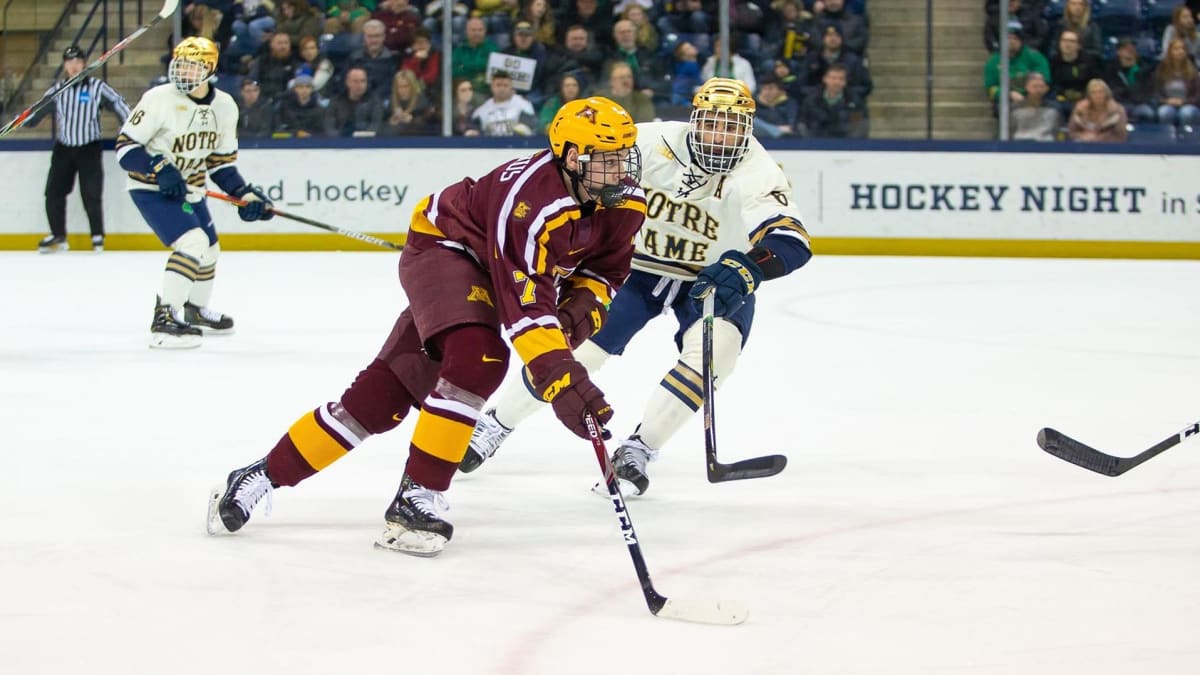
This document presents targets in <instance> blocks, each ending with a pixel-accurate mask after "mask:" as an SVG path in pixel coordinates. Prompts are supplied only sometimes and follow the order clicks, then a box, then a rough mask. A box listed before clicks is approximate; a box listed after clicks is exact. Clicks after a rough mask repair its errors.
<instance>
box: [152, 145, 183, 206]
mask: <svg viewBox="0 0 1200 675" xmlns="http://www.w3.org/2000/svg"><path fill="white" fill-rule="evenodd" d="M150 169H151V171H153V172H154V175H155V176H156V177H157V179H158V193H159V194H160V195H162V196H164V197H166V198H167V199H170V200H171V201H173V202H181V201H183V200H184V199H186V198H187V191H188V186H187V181H186V180H184V179H183V174H181V173H179V169H177V168H175V165H174V164H172V163H171V160H169V159H167V158H166V157H163V156H162V155H159V156H157V157H155V158H154V159H151V160H150Z"/></svg>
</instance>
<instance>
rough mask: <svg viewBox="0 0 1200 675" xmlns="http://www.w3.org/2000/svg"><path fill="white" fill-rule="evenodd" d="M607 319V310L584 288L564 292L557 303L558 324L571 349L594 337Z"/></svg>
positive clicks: (593, 294) (594, 295)
mask: <svg viewBox="0 0 1200 675" xmlns="http://www.w3.org/2000/svg"><path fill="white" fill-rule="evenodd" d="M607 319H608V308H607V307H605V306H604V305H602V304H600V302H599V301H598V300H597V299H596V294H595V293H592V292H591V291H589V290H587V289H586V288H579V287H576V288H571V289H567V290H565V292H564V293H563V296H562V300H560V301H559V303H558V323H560V324H561V325H562V329H563V333H565V334H566V336H567V342H569V343H570V344H571V349H578V348H579V345H581V344H583V343H584V342H585V341H586V340H587V339H588V338H590V337H592V336H593V335H595V334H596V333H597V332H599V330H600V326H603V325H604V322H605V320H607Z"/></svg>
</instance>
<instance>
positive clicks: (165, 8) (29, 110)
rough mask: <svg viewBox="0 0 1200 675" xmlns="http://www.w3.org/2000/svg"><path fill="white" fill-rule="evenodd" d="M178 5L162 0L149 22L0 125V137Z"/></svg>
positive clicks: (171, 0) (176, 1)
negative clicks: (6, 122)
mask: <svg viewBox="0 0 1200 675" xmlns="http://www.w3.org/2000/svg"><path fill="white" fill-rule="evenodd" d="M178 7H179V0H164V2H163V6H162V9H160V10H158V14H157V15H155V17H154V18H153V19H150V22H149V23H147V24H146V25H144V26H142V27H141V28H139V29H137V30H135V31H133V32H132V33H130V34H129V35H128V36H127V37H126V38H125V39H124V40H121V41H120V42H118V43H117V44H115V45H113V46H112V47H110V48H109V49H108V51H106V52H104V53H103V54H101V55H100V58H98V59H96V60H95V61H92V62H91V63H89V64H88V65H87V66H85V67H84V69H83V70H81V71H79V74H78V75H76V76H75V77H72V78H71V79H69V80H67V81H66V82H63V83H62V86H60V87H58V88H57V89H55V90H54V91H52V92H50V93H48V94H46V95H45V96H43V97H41V98H40V99H38V100H37V102H36V103H34V104H33V105H31V106H29V107H28V108H26V109H25V110H24V111H22V112H21V114H20V115H17V116H16V117H15V118H13V120H12V121H11V122H9V123H8V124H5V125H4V126H3V127H0V138H4V137H5V136H7V135H8V134H9V133H11V132H13V131H16V130H17V129H19V128H20V127H21V126H23V125H24V124H25V122H26V121H28V120H29V118H30V117H32V116H33V115H34V114H35V113H37V111H39V110H41V109H42V108H45V107H46V106H47V105H49V104H50V102H51V101H53V100H54V98H55V97H56V96H58V95H59V94H60V93H62V92H63V90H65V89H66V88H67V87H70V86H71V85H73V84H75V83H76V82H79V81H80V80H82V79H83V78H85V77H87V76H88V75H90V74H92V73H93V72H95V71H96V69H97V68H99V67H100V66H102V65H104V62H105V61H108V60H109V59H110V58H112V57H113V56H114V55H116V53H117V52H119V51H121V50H122V49H125V47H127V46H128V45H129V43H130V42H133V41H134V40H136V39H138V38H139V37H141V36H142V34H143V33H145V32H146V31H148V30H150V29H151V28H154V27H155V26H156V25H158V22H159V21H162V20H163V19H165V18H167V17H169V16H172V15H173V14H175V10H176V9H177V8H178Z"/></svg>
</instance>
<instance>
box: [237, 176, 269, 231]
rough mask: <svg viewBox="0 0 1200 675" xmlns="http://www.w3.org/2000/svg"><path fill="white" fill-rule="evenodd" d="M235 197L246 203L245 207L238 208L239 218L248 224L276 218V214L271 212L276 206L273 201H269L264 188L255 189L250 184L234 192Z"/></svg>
mask: <svg viewBox="0 0 1200 675" xmlns="http://www.w3.org/2000/svg"><path fill="white" fill-rule="evenodd" d="M233 196H234V197H237V198H238V199H240V200H242V201H244V202H246V204H245V205H244V206H239V207H238V216H239V217H241V219H242V220H245V221H247V222H250V221H253V220H270V219H272V218H274V217H275V212H274V211H272V210H271V207H272V206H274V205H273V204H271V200H270V199H267V194H266V193H265V192H263V191H262V188H258V187H255V186H253V185H250V184H249V183H247V184H245V185H243V186H242V187H240V188H238V189H236V190H234V191H233Z"/></svg>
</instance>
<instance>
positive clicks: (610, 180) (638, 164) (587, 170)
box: [578, 145, 642, 209]
mask: <svg viewBox="0 0 1200 675" xmlns="http://www.w3.org/2000/svg"><path fill="white" fill-rule="evenodd" d="M578 175H579V182H580V183H581V184H582V185H583V186H584V187H585V188H587V190H588V192H590V193H592V194H594V195H597V199H598V201H599V202H600V204H601V206H603V207H604V208H606V209H611V208H615V207H617V206H620V205H621V204H623V203H625V200H626V199H628V198H629V195H630V193H631V192H632V191H633V190H635V189H637V186H638V184H639V183H640V182H641V179H642V153H641V151H640V150H638V147H637V146H636V145H635V146H632V147H629V148H622V149H620V150H608V151H604V152H593V153H591V154H587V155H579V174H578Z"/></svg>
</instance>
